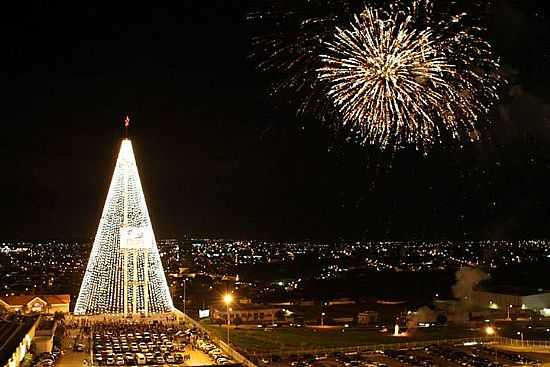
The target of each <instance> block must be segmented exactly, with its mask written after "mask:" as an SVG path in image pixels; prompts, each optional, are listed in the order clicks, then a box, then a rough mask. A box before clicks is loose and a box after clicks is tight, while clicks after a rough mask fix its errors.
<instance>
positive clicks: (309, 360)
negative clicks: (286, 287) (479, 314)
mask: <svg viewBox="0 0 550 367" xmlns="http://www.w3.org/2000/svg"><path fill="white" fill-rule="evenodd" d="M547 363H548V364H547ZM258 364H259V365H264V366H267V365H272V366H293V367H309V366H330V367H333V366H347V367H348V366H353V367H356V366H365V367H411V366H414V367H509V366H544V365H550V354H549V355H547V356H542V357H541V355H533V354H529V353H518V352H512V351H505V350H499V349H496V348H493V346H491V345H485V344H468V343H467V345H464V344H456V345H453V344H441V345H436V344H434V345H428V346H423V347H418V348H410V349H385V350H383V351H382V350H378V351H369V352H364V353H359V352H348V353H338V352H337V353H333V354H330V355H327V354H319V355H303V356H292V355H291V356H289V357H285V358H284V359H283V358H281V357H278V356H271V358H263V359H261V360H260V361H258Z"/></svg>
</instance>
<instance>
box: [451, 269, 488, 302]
mask: <svg viewBox="0 0 550 367" xmlns="http://www.w3.org/2000/svg"><path fill="white" fill-rule="evenodd" d="M455 277H456V283H455V284H454V285H453V288H452V290H453V295H454V296H455V297H456V298H458V299H459V300H468V299H471V296H472V292H473V290H474V287H475V286H477V285H478V284H479V283H480V282H481V281H482V280H485V279H488V278H489V275H488V274H487V273H485V272H484V271H482V270H480V269H479V268H472V267H469V266H464V267H462V268H460V269H459V270H458V271H457V272H456V274H455Z"/></svg>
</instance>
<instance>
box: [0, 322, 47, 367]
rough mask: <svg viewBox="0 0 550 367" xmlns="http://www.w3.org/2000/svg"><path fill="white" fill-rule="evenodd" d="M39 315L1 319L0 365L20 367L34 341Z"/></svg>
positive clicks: (3, 366)
mask: <svg viewBox="0 0 550 367" xmlns="http://www.w3.org/2000/svg"><path fill="white" fill-rule="evenodd" d="M38 323H39V317H25V318H23V319H19V320H11V321H0V367H19V366H20V365H21V362H22V361H23V358H25V354H27V351H28V350H29V348H30V346H31V343H32V342H33V339H34V336H35V332H36V328H37V325H38Z"/></svg>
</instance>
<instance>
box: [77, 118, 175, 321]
mask: <svg viewBox="0 0 550 367" xmlns="http://www.w3.org/2000/svg"><path fill="white" fill-rule="evenodd" d="M128 125H129V119H128V117H127V118H126V120H125V127H126V129H127V128H128ZM173 308H174V306H173V303H172V298H171V296H170V292H169V289H168V285H167V283H166V277H165V275H164V270H163V268H162V263H161V260H160V255H159V252H158V248H157V245H156V241H155V235H154V233H153V227H152V225H151V220H150V218H149V212H148V210H147V204H146V202H145V197H144V195H143V190H142V187H141V182H140V179H139V174H138V170H137V166H136V161H135V158H134V152H133V149H132V143H131V141H130V140H129V139H127V138H126V139H124V140H123V141H122V144H121V147H120V152H119V155H118V159H117V163H116V167H115V171H114V174H113V178H112V180H111V185H110V187H109V192H108V194H107V199H106V201H105V206H104V208H103V213H102V215H101V219H100V222H99V227H98V230H97V234H96V237H95V240H94V244H93V247H92V252H91V254H90V259H89V261H88V266H87V268H86V273H85V275H84V280H83V281H82V285H81V288H80V293H79V295H78V299H77V301H76V306H75V310H74V313H75V314H76V315H84V314H98V313H114V314H125V315H126V314H136V313H144V314H148V313H156V312H168V311H171V310H173Z"/></svg>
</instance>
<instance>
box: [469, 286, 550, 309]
mask: <svg viewBox="0 0 550 367" xmlns="http://www.w3.org/2000/svg"><path fill="white" fill-rule="evenodd" d="M472 301H473V302H474V303H476V304H478V305H480V306H483V307H486V308H489V309H492V310H500V311H502V312H503V313H506V312H507V311H506V308H512V309H524V310H525V309H529V310H533V311H540V310H543V309H547V308H550V292H548V291H545V290H542V289H537V290H531V289H522V288H512V287H492V288H488V289H476V290H474V291H473V292H472Z"/></svg>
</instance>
